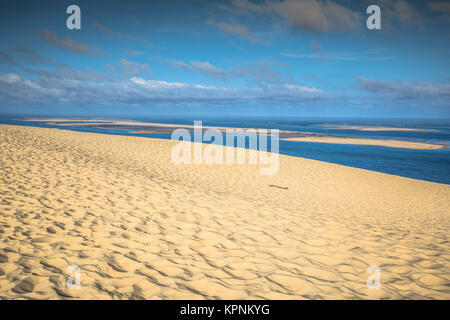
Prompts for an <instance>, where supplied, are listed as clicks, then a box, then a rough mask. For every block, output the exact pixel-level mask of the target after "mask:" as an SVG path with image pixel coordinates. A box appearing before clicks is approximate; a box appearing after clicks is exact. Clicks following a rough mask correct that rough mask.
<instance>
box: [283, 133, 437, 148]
mask: <svg viewBox="0 0 450 320" xmlns="http://www.w3.org/2000/svg"><path fill="white" fill-rule="evenodd" d="M281 140H287V141H298V142H316V143H333V144H353V145H364V146H380V147H388V148H403V149H417V150H434V149H443V148H445V145H443V144H437V143H427V142H415V141H402V140H389V139H370V138H348V137H342V138H341V137H331V136H330V137H328V136H311V137H294V138H284V139H281Z"/></svg>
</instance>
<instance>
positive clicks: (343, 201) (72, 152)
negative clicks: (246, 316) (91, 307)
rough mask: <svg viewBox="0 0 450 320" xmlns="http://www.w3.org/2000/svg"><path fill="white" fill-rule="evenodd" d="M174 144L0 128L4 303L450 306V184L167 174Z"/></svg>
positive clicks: (315, 172)
mask: <svg viewBox="0 0 450 320" xmlns="http://www.w3.org/2000/svg"><path fill="white" fill-rule="evenodd" d="M176 143H177V142H174V141H168V140H158V139H148V138H141V137H125V136H114V135H101V134H93V133H83V132H73V131H66V130H59V129H45V128H34V127H20V126H9V125H0V150H1V153H0V166H1V170H0V298H3V299H18V298H25V299H35V298H38V299H44V298H45V299H71V298H77V299H78V298H79V299H93V298H99V299H142V298H146V299H168V298H170V299H215V298H222V299H262V298H267V299H324V298H326V299H337V298H344V299H370V298H376V299H378V298H383V299H419V298H424V299H449V298H450V289H449V275H450V267H449V261H450V242H449V234H450V232H449V226H450V219H449V210H448V208H449V207H450V186H448V185H444V184H437V183H431V182H424V181H418V180H413V179H407V178H401V177H397V176H392V175H387V174H382V173H377V172H371V171H366V170H361V169H355V168H350V167H345V166H339V165H335V164H328V163H324V162H320V161H314V160H308V159H302V158H294V157H289V156H280V170H279V171H278V173H277V174H276V175H273V176H261V175H260V174H259V172H260V170H259V168H258V167H257V166H254V165H229V166H227V165H211V166H208V165H182V166H175V165H173V164H172V163H171V160H170V154H171V149H172V147H173V146H174V145H175V144H176ZM274 186H276V187H274ZM70 265H76V266H79V268H80V272H81V273H80V274H81V287H80V289H68V288H67V287H66V280H67V274H66V271H67V268H68V266H70ZM369 265H375V266H379V267H380V268H381V288H380V289H373V290H369V289H368V288H367V286H366V280H367V278H368V274H367V273H366V269H367V267H368V266H369Z"/></svg>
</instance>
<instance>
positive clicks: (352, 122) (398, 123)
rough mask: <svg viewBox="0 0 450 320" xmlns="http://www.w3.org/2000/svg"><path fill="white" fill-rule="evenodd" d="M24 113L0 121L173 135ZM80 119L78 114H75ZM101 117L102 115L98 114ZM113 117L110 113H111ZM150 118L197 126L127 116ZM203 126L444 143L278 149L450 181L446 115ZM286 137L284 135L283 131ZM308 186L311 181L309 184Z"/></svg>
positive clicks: (286, 145) (225, 121)
mask: <svg viewBox="0 0 450 320" xmlns="http://www.w3.org/2000/svg"><path fill="white" fill-rule="evenodd" d="M32 117H33V116H31V115H30V116H29V117H24V116H23V115H22V116H21V117H12V116H7V117H0V123H4V124H13V125H27V126H37V127H45V128H62V129H66V130H74V131H82V132H96V133H104V134H114V135H125V136H140V137H149V138H162V139H170V134H138V133H135V131H136V130H128V129H111V128H108V129H100V128H92V127H84V126H76V127H72V126H67V125H64V126H58V125H53V124H48V123H46V122H29V121H24V120H25V119H27V118H32ZM77 119H79V118H77ZM95 119H99V117H95ZM107 119H111V118H107ZM120 119H121V120H135V121H142V122H152V123H168V124H185V125H193V121H194V120H200V119H195V118H192V119H190V118H187V117H183V118H176V117H171V118H146V117H142V118H131V117H130V118H128V119H124V118H123V117H121V118H120ZM86 120H87V118H86ZM203 125H204V126H222V127H238V128H239V127H240V128H267V129H280V130H287V131H301V132H313V133H320V134H329V135H336V136H337V135H340V136H346V137H360V138H378V139H395V140H404V141H427V142H444V143H446V144H447V147H446V148H444V149H438V150H412V149H396V148H387V147H380V146H361V145H344V144H328V143H313V142H295V141H284V140H280V146H279V152H280V154H285V155H290V156H295V157H304V158H309V159H315V160H321V161H325V162H330V163H336V164H341V165H345V166H351V167H356V168H362V169H367V170H373V171H378V172H383V173H388V174H393V175H398V176H403V177H408V178H414V179H421V180H427V181H432V182H438V183H445V184H450V148H448V144H449V141H450V123H449V121H448V120H446V119H443V120H439V119H436V120H429V119H427V120H417V119H404V120H400V119H337V118H336V119H324V118H321V119H305V118H301V119H300V118H298V119H296V118H289V119H288V118H281V119H274V118H265V117H260V118H255V117H254V118H251V119H250V118H241V119H235V118H222V119H218V118H209V119H203ZM326 125H340V126H343V125H345V126H379V127H398V128H413V129H431V130H432V131H360V130H348V129H330V128H327V127H325V126H326ZM281 136H282V135H281ZM305 187H307V186H305Z"/></svg>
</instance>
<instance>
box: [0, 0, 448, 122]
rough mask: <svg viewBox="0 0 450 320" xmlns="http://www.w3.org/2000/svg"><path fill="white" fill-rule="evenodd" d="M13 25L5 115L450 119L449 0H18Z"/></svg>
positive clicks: (5, 69)
mask: <svg viewBox="0 0 450 320" xmlns="http://www.w3.org/2000/svg"><path fill="white" fill-rule="evenodd" d="M71 4H77V5H78V6H79V7H80V8H81V30H68V29H67V27H66V19H67V17H68V14H66V8H67V6H69V5H71ZM370 4H377V5H379V6H380V8H381V25H382V29H381V30H368V29H367V28H366V19H367V17H368V14H366V8H367V7H368V6H369V5H370ZM0 27H1V30H2V32H1V33H0V113H2V114H7V113H16V114H17V113H23V114H31V113H32V114H42V115H77V116H83V115H85V116H91V115H102V116H109V115H118V116H142V115H148V116H151V115H169V116H170V115H189V116H194V115H195V116H197V115H198V116H201V115H205V116H206V115H210V116H218V117H220V116H224V115H239V116H241V115H249V116H252V115H264V116H298V117H395V118H408V117H414V118H450V72H449V71H450V41H449V40H450V33H449V31H450V30H449V29H450V3H448V2H441V1H406V0H394V1H387V0H383V1H351V0H346V1H345V0H343V1H331V0H326V1H321V0H281V1H278V0H264V1H254V0H234V1H211V0H209V1H206V0H197V1H188V0H184V1H172V0H168V1H167V0H166V1H133V0H128V1H98V0H97V1H95V0H94V1H21V0H18V1H14V2H9V3H5V4H2V10H1V13H0Z"/></svg>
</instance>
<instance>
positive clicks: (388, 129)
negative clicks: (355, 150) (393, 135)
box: [322, 125, 438, 132]
mask: <svg viewBox="0 0 450 320" xmlns="http://www.w3.org/2000/svg"><path fill="white" fill-rule="evenodd" d="M322 127H324V128H328V129H343V130H359V131H420V132H430V131H438V130H435V129H419V128H399V127H371V126H333V125H324V126H322Z"/></svg>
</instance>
